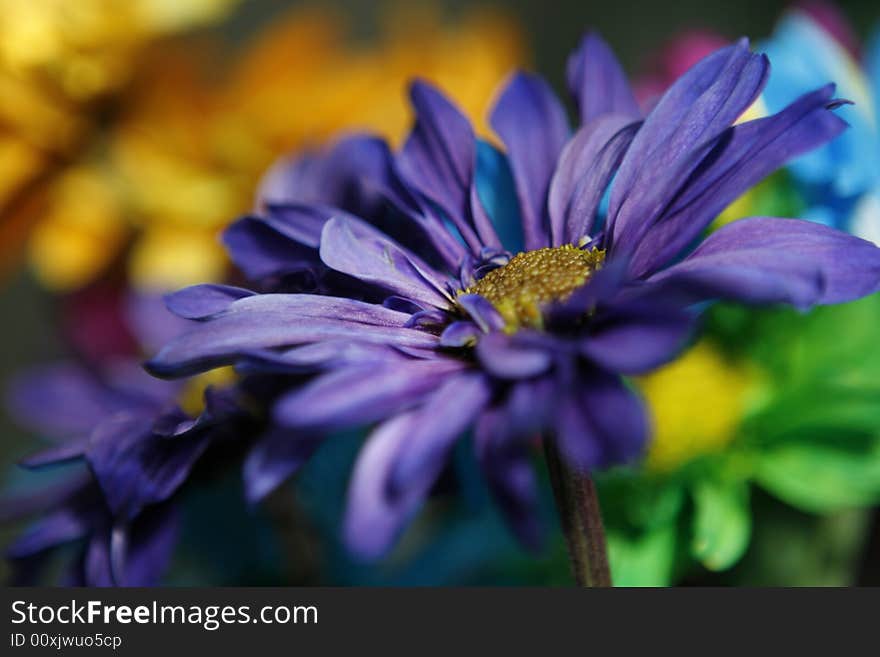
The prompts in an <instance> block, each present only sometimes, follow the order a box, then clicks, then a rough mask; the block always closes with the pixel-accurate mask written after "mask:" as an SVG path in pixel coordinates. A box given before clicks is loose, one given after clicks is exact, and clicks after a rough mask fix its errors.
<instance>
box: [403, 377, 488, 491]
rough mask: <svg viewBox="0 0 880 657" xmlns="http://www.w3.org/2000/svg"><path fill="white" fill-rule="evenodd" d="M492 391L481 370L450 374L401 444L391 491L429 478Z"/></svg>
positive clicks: (423, 407)
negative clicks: (456, 374)
mask: <svg viewBox="0 0 880 657" xmlns="http://www.w3.org/2000/svg"><path fill="white" fill-rule="evenodd" d="M491 393H492V390H491V387H490V385H489V381H488V380H487V378H486V377H485V375H484V374H482V373H477V372H466V373H463V374H461V375H459V376H455V377H449V378H448V379H447V380H446V381H445V382H444V383H443V385H441V386H440V387H439V388H438V389H437V390H436V392H434V394H432V395H431V396H430V397H429V398H428V400H427V401H426V402H425V404H424V406H422V407H421V408H420V409H419V411H418V421H417V422H416V423H415V426H414V427H413V428H412V430H411V432H410V436H409V440H407V441H406V443H405V444H404V445H402V446H401V448H400V450H399V451H398V455H397V459H396V461H395V464H394V467H393V469H392V471H391V478H390V480H389V484H390V486H391V490H392V491H393V493H392V494H394V493H396V492H398V491H405V490H410V489H411V488H417V487H418V482H419V481H420V480H422V479H424V478H431V477H432V476H433V474H434V473H435V472H436V471H437V469H438V467H439V466H438V464H439V463H443V462H445V461H446V458H447V457H448V455H449V451H450V450H451V449H452V446H453V445H454V444H455V441H457V440H458V439H459V438H460V437H461V435H462V434H463V433H464V432H465V431H466V430H467V429H468V428H469V427H470V425H471V423H472V422H473V421H474V420H475V419H476V417H477V416H478V415H479V414H480V412H481V411H482V410H483V408H484V407H485V406H486V404H487V403H488V401H489V398H490V396H491Z"/></svg>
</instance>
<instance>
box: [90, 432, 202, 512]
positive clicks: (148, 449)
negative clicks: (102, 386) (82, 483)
mask: <svg viewBox="0 0 880 657" xmlns="http://www.w3.org/2000/svg"><path fill="white" fill-rule="evenodd" d="M208 443H209V435H208V434H207V433H206V432H192V433H189V434H187V435H185V436H177V437H174V438H166V437H164V436H159V435H157V434H154V433H152V432H151V431H150V430H149V425H147V426H145V423H144V419H143V418H142V417H132V416H116V417H113V418H110V419H108V420H105V421H104V422H103V423H101V424H100V425H99V426H98V427H97V428H96V429H95V431H94V432H93V433H92V436H91V440H90V444H89V449H88V451H87V453H86V458H87V459H88V462H89V465H90V466H91V468H92V471H93V472H94V473H95V477H96V478H97V480H98V483H99V484H100V485H101V489H102V490H103V491H104V495H105V497H106V499H107V505H108V506H109V507H110V510H111V511H112V512H113V513H114V514H118V515H122V516H125V517H126V518H129V519H131V518H134V517H135V516H136V515H137V514H138V513H140V512H141V510H142V509H143V508H144V507H145V506H148V505H150V504H155V503H157V502H161V501H163V500H166V499H168V497H169V496H170V495H171V494H172V493H173V492H174V491H175V490H177V488H178V487H179V486H180V485H181V484H182V483H183V482H184V481H185V480H186V478H187V476H188V475H189V472H190V470H191V468H192V466H193V465H194V464H195V462H196V461H197V460H198V459H199V457H200V456H201V455H202V453H203V452H204V451H205V449H206V448H207V447H208Z"/></svg>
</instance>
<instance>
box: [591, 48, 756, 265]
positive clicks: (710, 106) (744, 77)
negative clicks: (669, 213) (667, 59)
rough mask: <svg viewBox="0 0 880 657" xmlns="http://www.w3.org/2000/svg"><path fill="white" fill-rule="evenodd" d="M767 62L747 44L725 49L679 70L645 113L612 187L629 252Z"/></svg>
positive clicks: (620, 237) (741, 104) (750, 93)
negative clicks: (688, 67) (675, 77)
mask: <svg viewBox="0 0 880 657" xmlns="http://www.w3.org/2000/svg"><path fill="white" fill-rule="evenodd" d="M768 70H769V64H768V62H767V58H766V57H765V56H763V55H753V54H752V53H750V52H749V49H748V46H747V45H746V44H745V42H741V43H738V44H735V45H733V46H729V47H727V48H722V49H721V50H719V51H717V52H715V53H713V54H712V55H709V56H708V57H706V58H705V59H703V60H702V61H700V62H699V63H697V64H696V65H695V66H694V67H693V68H691V69H690V70H689V71H688V72H687V73H685V74H684V75H683V76H681V77H680V78H679V79H678V80H676V82H675V83H674V84H673V85H672V86H671V87H670V88H669V90H668V91H667V92H666V93H665V94H664V95H663V97H662V98H661V99H660V101H659V102H658V103H657V106H656V107H655V108H654V109H653V110H652V111H651V113H650V114H649V115H648V117H647V118H646V119H645V122H644V124H643V125H642V127H641V129H640V130H639V131H638V133H637V134H636V136H635V138H634V139H633V142H632V144H631V145H630V148H629V150H628V151H627V153H626V156H624V158H623V162H622V163H621V165H620V169H619V171H618V173H617V176H616V177H615V181H614V184H613V186H612V189H611V199H610V204H609V208H608V216H609V219H610V221H611V223H612V226H611V228H612V234H613V240H614V244H615V246H616V248H618V249H623V250H624V251H625V252H631V250H632V249H633V248H635V246H636V245H637V244H638V242H640V241H641V238H642V236H643V235H645V233H646V232H647V231H648V229H649V228H650V227H651V226H652V225H653V223H654V222H655V221H656V220H657V218H658V216H659V214H660V212H661V211H662V210H663V209H664V208H665V207H666V206H667V205H668V203H669V202H670V200H671V199H672V198H673V197H674V196H675V194H676V192H677V190H678V189H679V187H680V186H681V185H682V183H683V182H684V181H685V180H686V179H687V177H688V176H689V175H690V174H691V172H692V171H693V170H694V169H695V168H696V167H697V166H698V165H699V163H700V162H701V161H702V159H703V158H704V157H705V155H706V154H707V153H708V151H709V149H710V148H711V146H712V145H713V143H714V140H715V139H717V138H718V136H719V135H721V133H722V132H723V131H724V130H726V129H727V128H729V127H730V126H731V125H732V124H733V122H734V121H735V120H736V119H737V118H738V117H739V116H740V115H741V114H742V113H743V112H744V111H745V110H746V109H747V108H748V107H749V106H750V105H751V104H752V103H753V102H754V100H755V99H756V98H757V97H758V95H759V94H760V92H761V89H762V88H763V86H764V84H765V82H766V79H767V73H768Z"/></svg>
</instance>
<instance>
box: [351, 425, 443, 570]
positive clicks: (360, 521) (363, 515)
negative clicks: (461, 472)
mask: <svg viewBox="0 0 880 657" xmlns="http://www.w3.org/2000/svg"><path fill="white" fill-rule="evenodd" d="M415 416H416V414H415V413H404V414H402V415H397V416H395V417H393V418H391V419H390V420H388V421H387V422H385V423H384V424H381V425H380V426H379V427H377V428H376V430H375V431H373V433H372V434H370V437H369V438H368V439H367V442H366V444H365V445H364V447H363V448H362V449H361V452H360V454H359V455H358V459H357V462H356V463H355V466H354V472H353V473H352V476H351V484H350V486H349V489H348V504H347V508H346V512H345V519H344V535H345V542H346V544H347V545H348V547H349V549H350V550H351V551H352V552H354V553H355V554H356V555H357V556H359V557H361V558H363V559H375V558H378V557H380V556H382V555H383V554H384V553H385V552H386V551H387V550H388V549H389V548H390V547H391V545H392V544H393V543H394V541H395V539H396V538H397V535H398V534H399V533H400V531H401V529H402V528H403V526H404V525H405V524H406V523H407V521H408V520H409V519H410V518H411V517H412V515H413V514H414V513H415V512H416V510H417V509H418V508H419V506H420V505H421V504H422V502H423V501H424V499H425V497H426V496H427V494H428V492H429V491H430V490H431V488H432V487H433V485H434V483H435V481H436V479H437V477H438V476H439V474H440V471H441V465H440V464H436V468H437V469H436V471H434V472H431V473H428V474H427V475H426V476H423V477H422V478H420V479H419V480H418V481H416V482H415V485H414V486H413V488H411V489H409V490H406V491H400V492H399V494H398V495H395V496H393V497H392V496H390V495H388V479H389V477H390V475H391V470H392V468H393V467H394V464H395V462H396V459H397V455H398V453H399V451H400V450H401V449H402V447H403V445H404V444H406V442H407V441H408V440H409V438H410V433H411V431H412V430H413V429H414V428H415V426H416V424H417V421H416V417H415Z"/></svg>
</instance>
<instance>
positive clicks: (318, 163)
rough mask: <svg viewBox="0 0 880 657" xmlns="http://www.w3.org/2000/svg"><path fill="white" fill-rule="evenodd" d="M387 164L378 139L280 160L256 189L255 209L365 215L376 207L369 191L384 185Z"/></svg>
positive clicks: (353, 140)
mask: <svg viewBox="0 0 880 657" xmlns="http://www.w3.org/2000/svg"><path fill="white" fill-rule="evenodd" d="M388 159H389V151H388V146H387V145H386V144H385V142H384V141H383V140H382V139H380V138H378V137H374V136H371V135H351V136H348V137H345V138H343V139H341V140H339V141H338V142H337V143H336V144H333V145H332V146H331V147H330V148H328V149H326V150H324V151H322V152H320V153H312V154H306V155H304V156H300V157H297V158H296V159H284V160H281V161H280V162H278V163H277V164H276V165H274V166H273V167H272V168H271V169H270V170H269V173H267V174H266V176H265V177H264V179H263V181H262V183H261V185H260V190H259V193H258V209H259V210H260V211H261V212H262V211H263V210H265V209H266V208H268V207H269V206H272V205H284V204H289V203H300V204H302V203H306V204H314V205H325V206H334V207H338V208H342V209H345V210H347V211H349V212H351V213H354V214H361V213H369V212H370V210H372V209H373V208H374V206H375V204H376V203H377V201H378V198H377V196H376V194H375V190H374V189H372V187H374V186H375V184H376V183H381V182H382V181H384V179H385V172H386V168H387V161H388ZM319 236H320V227H319V229H318V232H317V233H316V234H315V237H319Z"/></svg>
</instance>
